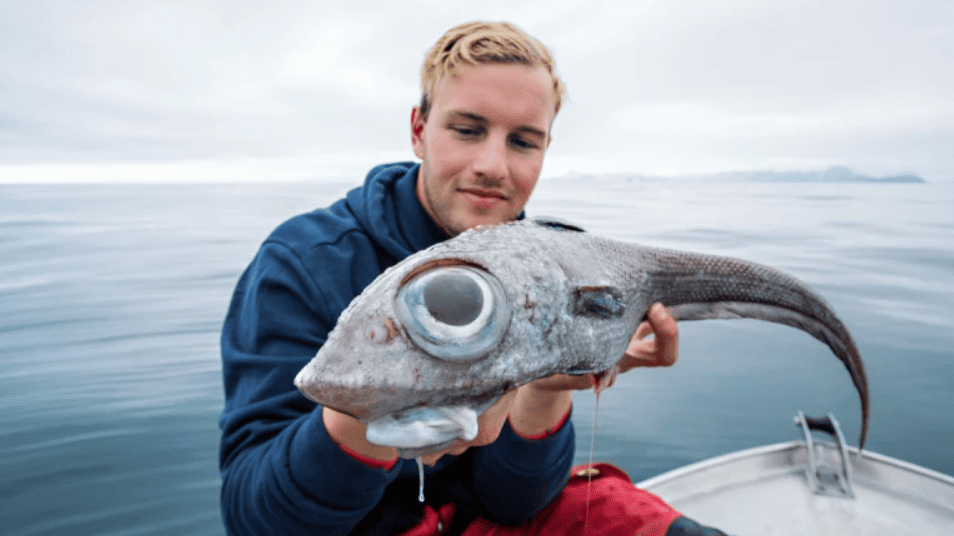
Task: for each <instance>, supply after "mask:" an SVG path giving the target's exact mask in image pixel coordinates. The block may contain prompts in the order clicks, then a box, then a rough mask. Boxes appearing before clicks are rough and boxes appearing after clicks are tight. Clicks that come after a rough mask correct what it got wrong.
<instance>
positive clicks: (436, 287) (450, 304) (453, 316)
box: [424, 270, 484, 326]
mask: <svg viewBox="0 0 954 536" xmlns="http://www.w3.org/2000/svg"><path fill="white" fill-rule="evenodd" d="M424 306H425V307H427V312H428V313H430V314H431V316H432V317H433V318H434V320H437V321H438V322H441V323H444V324H447V325H450V326H466V325H467V324H470V323H471V322H473V321H474V320H476V319H477V316H478V315H480V312H481V311H482V310H483V307H484V293H483V289H482V288H481V287H480V285H478V284H477V282H476V281H474V278H473V277H472V276H471V275H470V274H462V273H459V272H452V271H447V270H444V271H442V273H439V274H437V275H435V276H434V277H432V278H430V279H429V280H428V281H427V282H426V283H425V285H424Z"/></svg>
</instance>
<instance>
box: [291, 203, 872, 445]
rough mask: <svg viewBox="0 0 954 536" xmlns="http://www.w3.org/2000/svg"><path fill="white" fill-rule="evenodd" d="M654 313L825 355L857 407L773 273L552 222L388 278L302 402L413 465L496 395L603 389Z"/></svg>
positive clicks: (469, 241)
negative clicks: (758, 327) (715, 322)
mask: <svg viewBox="0 0 954 536" xmlns="http://www.w3.org/2000/svg"><path fill="white" fill-rule="evenodd" d="M654 302H662V303H663V304H664V305H666V306H667V307H668V308H669V311H670V313H671V314H672V315H673V316H674V317H675V318H676V319H677V320H701V319H709V318H755V319H759V320H766V321H769V322H777V323H780V324H785V325H788V326H792V327H796V328H799V329H802V330H804V331H806V332H808V333H810V334H811V335H812V336H814V337H815V338H817V339H819V340H820V341H822V342H824V343H825V344H827V345H828V346H829V347H830V348H831V350H832V351H833V352H834V353H835V355H836V356H837V357H838V359H840V360H841V361H842V363H844V365H845V367H846V368H847V369H848V373H849V374H850V375H851V380H852V381H853V382H854V385H855V388H856V389H857V391H858V395H859V397H860V398H861V410H862V425H861V437H860V441H859V442H860V445H861V446H864V442H865V437H866V435H867V431H868V405H869V404H868V384H867V378H866V376H865V370H864V365H863V363H862V361H861V356H860V355H859V354H858V350H857V348H856V347H855V343H854V342H853V341H852V338H851V335H850V334H849V333H848V330H847V328H846V327H845V326H844V324H843V323H842V322H841V320H839V319H838V317H837V316H836V315H835V313H834V312H833V311H832V309H831V307H829V306H828V305H827V304H826V302H825V300H824V299H823V298H822V297H821V296H819V295H818V294H817V293H815V292H814V291H813V290H812V289H810V288H809V287H808V286H807V285H805V284H804V283H802V282H801V281H799V280H797V279H795V278H793V277H791V276H789V275H787V274H785V273H783V272H780V271H778V270H776V269H773V268H769V267H767V266H761V265H758V264H754V263H750V262H747V261H742V260H738V259H732V258H727V257H718V256H713V255H703V254H698V253H687V252H680V251H672V250H665V249H658V248H651V247H644V246H639V245H635V244H629V243H625V242H619V241H615V240H610V239H606V238H601V237H598V236H594V235H591V234H589V233H585V232H582V230H581V229H579V228H578V227H576V226H573V225H572V224H569V223H566V222H562V221H560V220H555V219H538V220H525V221H520V222H512V223H508V224H503V225H497V226H493V227H484V228H477V229H474V230H471V231H467V232H465V233H462V234H461V235H459V236H457V237H456V238H453V239H450V240H447V241H445V242H442V243H440V244H437V245H435V246H433V247H431V248H428V249H426V250H423V251H420V252H418V253H416V254H414V255H412V256H410V257H408V258H407V259H405V260H404V261H402V262H400V263H399V264H397V265H395V266H393V267H391V268H390V269H388V270H387V271H385V272H384V273H383V274H381V276H379V277H378V278H377V279H375V280H374V281H373V282H372V283H371V285H369V286H368V287H367V288H366V289H365V290H364V292H362V293H361V295H359V296H358V297H357V298H355V299H354V300H353V301H352V302H351V304H350V305H349V306H348V308H347V309H346V310H345V311H344V312H343V313H342V314H341V317H340V318H339V320H338V323H337V325H336V326H335V329H334V330H333V331H332V332H331V333H330V335H329V337H328V340H327V342H325V344H324V345H323V346H322V348H321V350H320V351H319V352H318V354H317V355H316V356H315V358H314V359H312V361H311V362H310V363H309V364H308V365H306V366H305V367H304V368H303V369H302V370H301V372H299V374H298V376H297V377H296V378H295V385H297V386H298V388H299V389H300V390H301V392H302V393H304V394H305V396H307V397H308V398H310V399H312V400H314V401H315V402H318V403H319V404H324V405H326V406H328V407H329V408H332V409H335V410H338V411H341V412H343V413H346V414H348V415H351V416H353V417H355V418H357V419H360V420H361V421H363V422H366V423H368V440H369V441H371V442H373V443H377V444H381V445H388V446H394V447H397V448H398V450H399V451H400V452H401V455H402V456H405V457H413V456H416V455H420V454H422V453H424V452H430V451H436V450H439V449H441V448H444V447H446V446H447V445H449V444H451V443H452V442H453V441H455V440H456V439H458V438H461V439H464V440H469V439H472V438H473V437H474V436H475V435H476V433H477V416H478V415H479V414H480V412H482V411H483V410H484V409H486V408H487V407H488V406H489V405H490V404H492V403H493V402H494V401H496V400H497V399H498V398H499V397H500V395H502V394H503V393H505V392H507V391H508V390H511V389H513V388H515V387H517V386H519V385H523V384H525V383H528V382H530V381H533V380H536V379H538V378H543V377H546V376H550V375H552V374H557V373H564V374H585V373H603V372H606V371H610V370H612V369H613V367H614V366H615V364H616V363H617V361H618V360H619V359H620V358H621V357H622V355H623V353H624V352H625V350H626V347H627V345H628V343H629V341H630V338H631V337H632V335H633V333H634V331H635V328H636V326H637V325H638V324H639V322H640V321H642V320H643V319H644V318H645V314H646V311H647V310H648V309H649V306H650V305H652V304H653V303H654Z"/></svg>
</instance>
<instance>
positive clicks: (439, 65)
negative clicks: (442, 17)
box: [421, 21, 566, 120]
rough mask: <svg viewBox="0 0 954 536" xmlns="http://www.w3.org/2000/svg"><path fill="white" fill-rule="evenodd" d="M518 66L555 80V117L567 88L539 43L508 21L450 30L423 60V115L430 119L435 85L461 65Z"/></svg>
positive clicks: (547, 51)
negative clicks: (540, 70) (537, 69)
mask: <svg viewBox="0 0 954 536" xmlns="http://www.w3.org/2000/svg"><path fill="white" fill-rule="evenodd" d="M465 63H469V64H471V65H477V64H480V63H519V64H523V65H526V66H528V67H536V66H542V67H544V68H545V69H546V70H547V73H549V74H550V78H551V79H552V80H553V96H554V110H553V113H554V115H555V114H556V113H557V112H559V111H560V105H561V104H562V102H563V94H564V93H565V92H566V87H565V86H564V85H563V81H562V80H560V77H559V76H557V75H556V72H555V66H554V62H553V57H552V56H551V55H550V51H549V50H547V47H546V46H544V45H543V43H541V42H540V41H537V40H536V39H534V38H533V37H531V36H529V35H527V34H526V33H525V32H524V31H523V30H521V29H520V28H517V27H516V26H514V25H513V24H510V23H509V22H481V21H477V22H468V23H465V24H461V25H460V26H455V27H453V28H451V29H450V30H448V31H447V33H445V34H444V35H443V36H442V37H441V38H440V39H438V40H437V42H436V43H434V46H433V47H431V49H430V50H429V51H428V52H427V55H426V56H425V57H424V65H422V66H421V115H422V116H423V117H424V119H425V120H426V119H427V113H428V112H429V111H430V105H431V102H430V101H431V98H432V96H433V94H434V86H435V85H436V84H437V82H438V81H439V80H441V79H443V78H444V77H446V76H448V75H450V74H453V72H454V70H455V69H457V68H458V67H460V66H461V65H462V64H465Z"/></svg>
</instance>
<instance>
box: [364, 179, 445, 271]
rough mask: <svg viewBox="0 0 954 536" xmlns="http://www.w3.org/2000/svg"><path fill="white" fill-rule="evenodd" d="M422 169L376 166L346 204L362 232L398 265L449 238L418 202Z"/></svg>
mask: <svg viewBox="0 0 954 536" xmlns="http://www.w3.org/2000/svg"><path fill="white" fill-rule="evenodd" d="M420 168H421V165H420V164H418V163H415V162H398V163H393V164H382V165H380V166H377V167H375V168H373V169H372V170H371V171H370V172H368V176H367V177H366V178H365V181H364V187H363V188H356V189H354V190H352V191H351V192H349V193H348V197H347V200H346V203H347V205H348V209H349V210H350V211H351V212H352V214H354V216H355V219H356V220H357V221H358V224H359V225H360V226H361V228H362V229H363V230H364V231H365V232H366V233H367V234H368V235H369V236H371V237H372V238H373V239H374V241H375V242H376V243H377V244H378V246H379V247H380V248H381V249H383V250H384V251H386V252H387V253H388V254H390V255H391V256H392V257H394V258H395V259H396V260H398V261H400V260H401V259H404V258H405V257H407V256H408V255H411V254H412V253H415V252H417V251H420V250H422V249H425V248H428V247H430V246H433V245H434V244H436V243H438V242H442V241H444V240H447V239H448V238H449V237H448V236H447V233H445V232H444V231H443V230H442V229H441V228H440V227H438V226H437V224H436V223H434V220H432V219H431V217H430V215H429V214H428V213H427V211H425V210H424V207H423V205H421V202H420V201H418V199H417V193H416V192H415V187H416V185H417V174H418V170H420Z"/></svg>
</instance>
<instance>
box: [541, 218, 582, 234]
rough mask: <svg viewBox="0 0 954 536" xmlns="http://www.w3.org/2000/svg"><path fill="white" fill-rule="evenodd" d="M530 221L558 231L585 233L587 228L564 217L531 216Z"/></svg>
mask: <svg viewBox="0 0 954 536" xmlns="http://www.w3.org/2000/svg"><path fill="white" fill-rule="evenodd" d="M529 221H531V222H533V223H535V224H537V225H539V226H541V227H547V228H550V229H554V230H556V231H573V232H577V233H585V232H586V230H585V229H583V228H582V227H580V226H579V225H577V224H575V223H571V222H569V221H567V220H564V219H562V218H557V217H555V216H535V217H533V218H530V219H529Z"/></svg>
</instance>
